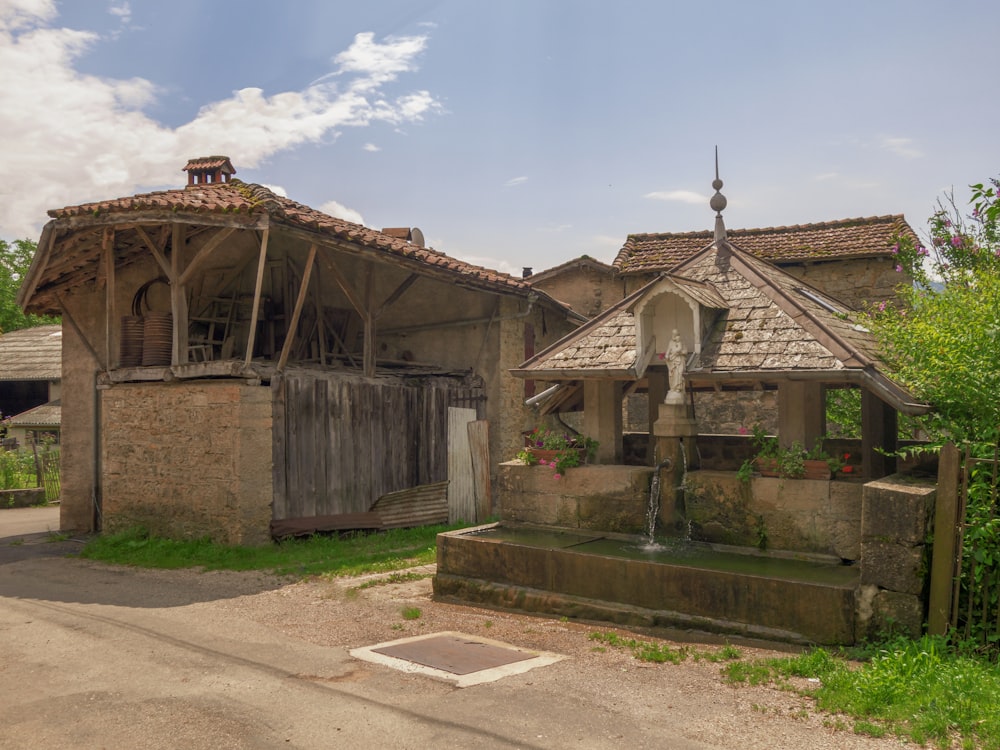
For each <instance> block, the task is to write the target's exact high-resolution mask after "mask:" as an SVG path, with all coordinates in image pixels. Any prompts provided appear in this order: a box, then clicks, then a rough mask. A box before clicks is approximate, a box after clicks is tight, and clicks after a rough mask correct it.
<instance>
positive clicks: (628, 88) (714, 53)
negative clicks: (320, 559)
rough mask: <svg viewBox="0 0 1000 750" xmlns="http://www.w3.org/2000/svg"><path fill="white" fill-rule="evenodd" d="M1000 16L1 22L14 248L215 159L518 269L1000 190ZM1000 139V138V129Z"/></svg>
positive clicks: (442, 2)
mask: <svg viewBox="0 0 1000 750" xmlns="http://www.w3.org/2000/svg"><path fill="white" fill-rule="evenodd" d="M998 34H1000V3H997V2H995V1H994V2H987V1H985V0H977V1H975V2H973V1H971V0H949V2H947V3H946V2H944V0H938V1H937V2H930V1H928V0H898V1H897V0H837V1H836V2H834V1H833V0H827V1H825V2H821V1H819V0H815V1H808V0H787V1H780V0H773V1H772V0H758V1H757V2H746V0H715V2H711V3H706V2H698V1H696V0H687V1H686V2H678V1H673V0H607V1H604V0H602V1H600V2H599V1H597V0H367V2H358V1H357V0H350V2H347V1H345V0H171V1H170V2H163V0H72V1H69V0H67V1H66V2H56V1H55V0H0V239H5V240H13V239H19V238H22V237H27V238H30V239H36V240H37V238H38V235H39V233H40V231H41V227H42V225H43V224H44V222H45V221H46V220H47V215H46V211H47V210H48V209H52V208H59V207H63V206H67V205H75V204H79V203H85V202H88V201H93V200H101V199H110V198H116V197H122V196H127V195H132V194H134V193H138V192H149V191H153V190H162V189H169V188H178V187H182V186H183V184H184V182H185V175H184V174H183V173H182V172H181V169H182V167H183V166H184V164H185V163H186V162H187V160H188V159H189V158H192V157H198V156H208V155H214V154H224V155H227V156H229V157H230V158H231V159H232V162H233V164H234V166H235V168H236V170H237V175H236V176H237V177H238V178H239V179H242V180H244V181H247V182H256V183H260V184H264V185H267V186H269V187H271V188H272V189H274V190H276V191H278V192H280V193H282V194H285V195H287V196H288V197H290V198H292V199H294V200H296V201H298V202H300V203H304V204H306V205H308V206H311V207H313V208H316V209H319V210H322V211H326V212H327V213H330V214H333V215H336V216H340V217H342V218H345V219H348V220H350V221H355V222H358V223H362V224H365V225H366V226H369V227H373V228H376V229H380V228H383V227H401V226H411V227H419V228H420V229H421V231H422V232H423V234H424V236H425V237H426V239H427V243H428V244H429V245H431V246H433V247H434V248H436V249H438V250H440V251H442V252H444V253H447V254H448V255H451V256H453V257H456V258H460V259H462V260H465V261H468V262H471V263H476V264H478V265H484V266H487V267H489V268H494V269H497V270H502V271H506V272H508V273H513V274H515V275H520V273H521V272H522V268H524V267H532V268H534V270H535V271H536V272H537V271H540V270H544V269H546V268H550V267H553V266H556V265H559V264H560V263H564V262H566V261H568V260H571V259H573V258H576V257H579V256H581V255H585V254H586V255H589V256H590V257H593V258H596V259H598V260H601V261H603V262H605V263H611V262H612V261H613V260H614V257H615V255H616V254H617V252H618V250H619V249H620V248H621V246H622V245H623V243H624V242H625V239H626V237H627V235H628V234H630V233H641V232H686V231H699V230H709V229H711V228H712V226H713V224H714V219H713V216H714V214H713V212H712V211H711V209H710V208H709V206H708V201H709V198H710V197H711V195H712V192H713V191H712V188H711V182H712V180H713V179H714V177H715V161H714V160H715V149H716V147H717V148H718V154H719V172H720V177H721V178H722V180H723V181H724V183H725V185H724V187H723V189H722V192H723V193H724V194H725V196H726V197H727V199H728V207H727V208H726V210H725V212H724V217H725V221H726V225H727V226H728V227H730V228H749V227H767V226H786V225H792V224H803V223H812V222H822V221H831V220H836V219H844V218H852V217H859V216H880V215H885V214H900V213H902V214H904V215H905V216H906V218H907V220H908V221H909V223H910V225H911V226H912V227H913V228H914V229H916V230H917V231H918V232H922V231H923V230H924V228H925V227H926V221H927V218H928V217H929V216H930V215H931V213H932V212H933V210H934V208H935V204H936V202H937V201H938V200H939V199H940V198H942V196H944V195H946V194H947V193H948V192H949V191H951V190H953V191H954V195H955V198H956V200H957V201H958V202H959V203H960V204H964V203H965V201H966V200H967V197H968V189H967V186H968V185H969V184H972V183H976V182H983V181H985V180H987V179H988V178H990V177H994V176H997V175H998V174H1000V139H998V138H997V137H996V135H995V131H994V130H993V128H995V127H997V123H998V122H1000V91H998V85H997V83H996V81H997V78H998V77H997V74H996V65H997V60H998V58H997V55H996V51H995V50H996V47H995V42H996V38H997V36H998ZM991 133H992V135H991Z"/></svg>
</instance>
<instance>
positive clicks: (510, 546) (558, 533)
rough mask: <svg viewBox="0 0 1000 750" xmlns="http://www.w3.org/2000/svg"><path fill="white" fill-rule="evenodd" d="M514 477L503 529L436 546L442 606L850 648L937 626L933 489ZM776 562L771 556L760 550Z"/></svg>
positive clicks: (511, 470) (646, 470)
mask: <svg viewBox="0 0 1000 750" xmlns="http://www.w3.org/2000/svg"><path fill="white" fill-rule="evenodd" d="M653 472H654V470H653V469H652V468H651V467H636V466H610V465H607V466H584V467H579V468H576V469H572V470H570V471H569V472H567V474H566V476H565V477H563V478H561V479H555V478H553V477H552V473H551V470H550V469H547V468H546V467H538V466H534V467H531V466H524V465H522V464H520V463H518V462H511V463H508V464H503V465H502V466H501V473H500V478H499V481H498V485H499V486H498V493H497V494H498V500H499V503H500V518H501V520H500V522H499V523H496V524H491V525H488V526H480V527H477V528H474V529H465V530H461V531H454V532H449V533H446V534H442V535H440V536H439V537H438V541H437V564H438V567H437V575H436V576H435V579H434V591H435V594H436V595H437V596H439V597H442V598H454V599H459V600H463V601H469V602H475V603H478V604H486V605H491V606H498V607H502V608H511V609H518V610H523V611H529V612H544V613H546V614H551V615H555V616H567V617H574V618H581V619H587V620H603V621H609V622H614V623H617V624H622V625H629V626H647V627H674V628H677V627H680V628H691V629H697V630H705V631H713V632H720V633H728V634H734V635H742V636H752V637H762V638H770V639H777V640H783V641H789V642H797V643H820V644H831V645H837V644H840V645H849V644H852V643H855V642H856V641H858V640H860V639H862V638H864V637H866V636H867V635H869V634H874V633H875V632H878V631H879V630H884V629H885V628H886V627H888V626H889V625H893V624H894V626H895V627H903V628H904V629H906V630H908V631H909V632H911V633H919V631H920V627H921V625H922V623H923V621H924V611H925V601H924V588H925V586H924V571H925V570H926V569H927V566H926V560H925V554H926V551H925V548H924V541H925V539H926V537H927V531H928V528H927V524H928V518H929V513H930V510H931V508H932V505H933V498H934V485H933V484H932V483H929V482H926V481H925V482H918V481H914V480H911V479H909V478H907V477H902V476H898V475H897V476H892V477H886V478H884V479H881V480H878V481H873V482H868V483H864V482H862V481H857V480H854V481H844V480H831V481H825V480H792V479H770V478H755V479H753V480H752V481H751V482H750V483H749V484H744V483H743V482H740V480H739V479H738V478H737V476H736V474H735V472H724V471H697V472H690V473H688V474H687V476H686V477H684V479H683V490H681V489H679V488H678V485H679V484H680V482H679V481H678V477H673V476H668V475H669V474H670V472H664V478H665V481H663V482H662V483H661V487H662V490H661V492H660V497H659V499H660V508H659V512H658V513H657V514H656V517H657V526H658V528H660V529H663V530H664V531H665V534H657V535H656V537H655V539H653V543H652V544H651V543H650V538H649V536H648V531H647V528H648V527H647V513H648V510H649V507H650V504H649V500H650V497H649V495H650V493H649V490H650V485H651V480H652V476H653ZM761 547H763V548H764V549H761Z"/></svg>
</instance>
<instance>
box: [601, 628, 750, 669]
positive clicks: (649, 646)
mask: <svg viewBox="0 0 1000 750" xmlns="http://www.w3.org/2000/svg"><path fill="white" fill-rule="evenodd" d="M588 637H589V638H590V640H592V641H598V642H599V643H604V644H606V645H608V646H612V647H614V648H619V649H628V650H629V651H631V652H632V656H634V657H635V658H636V659H638V660H639V661H648V662H652V663H654V664H664V663H670V664H680V663H681V662H683V661H686V660H687V659H693V660H694V661H702V660H705V661H711V662H722V661H728V660H730V659H739V658H740V657H741V655H742V653H741V652H740V650H739V649H738V648H736V647H735V646H732V645H729V644H726V645H725V646H723V647H722V648H719V649H708V650H702V649H695V648H688V647H687V646H680V647H678V648H674V647H673V646H669V645H667V644H666V643H661V642H657V641H640V640H637V639H635V638H622V637H621V636H619V635H618V634H616V633H600V632H594V633H591V634H590V635H589V636H588ZM593 650H594V651H596V652H603V651H604V650H605V649H604V648H601V647H595V648H594V649H593Z"/></svg>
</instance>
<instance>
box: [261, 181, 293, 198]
mask: <svg viewBox="0 0 1000 750" xmlns="http://www.w3.org/2000/svg"><path fill="white" fill-rule="evenodd" d="M261 185H262V186H263V187H266V188H267V189H268V190H270V191H271V192H272V193H274V194H275V195H280V196H281V197H282V198H287V197H288V191H287V190H285V188H283V187H282V186H281V185H271V184H269V183H267V182H262V183H261Z"/></svg>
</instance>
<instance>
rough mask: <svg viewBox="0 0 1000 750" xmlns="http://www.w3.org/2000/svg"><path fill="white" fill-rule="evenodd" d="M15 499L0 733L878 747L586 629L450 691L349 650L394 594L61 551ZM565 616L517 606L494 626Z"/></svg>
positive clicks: (3, 546) (171, 744)
mask: <svg viewBox="0 0 1000 750" xmlns="http://www.w3.org/2000/svg"><path fill="white" fill-rule="evenodd" d="M11 512H12V511H0V707H2V708H0V748H18V749H19V750H20V749H22V748H140V747H141V748H148V749H150V750H154V749H156V748H164V749H166V748H171V749H172V748H180V747H183V748H193V749H198V748H212V749H213V750H221V749H224V748H277V747H282V748H334V747H344V748H352V750H363V749H364V748H422V749H426V748H435V750H441V749H443V748H569V747H572V748H581V749H584V750H590V749H602V750H603V749H604V748H608V749H610V748H614V749H615V750H618V749H619V748H629V749H630V750H640V749H642V748H677V749H678V750H707V749H709V748H715V749H719V748H730V747H735V746H739V747H740V748H741V750H752V749H753V748H772V747H785V748H798V747H807V746H808V747H810V748H855V747H858V748H876V747H879V748H881V747H888V746H889V745H881V744H877V743H878V741H874V740H866V739H864V738H858V737H856V736H854V735H852V734H850V733H849V732H837V733H833V732H832V731H831V730H827V729H824V728H823V727H822V724H821V723H820V722H821V719H819V718H816V719H814V720H810V721H811V724H810V723H809V722H807V721H805V720H803V719H802V718H801V716H800V717H798V718H792V717H791V709H787V708H773V709H764V708H757V707H756V706H758V702H759V703H760V704H763V703H764V701H765V700H769V699H770V698H767V696H765V698H761V697H756V696H755V695H752V694H744V693H743V692H742V691H741V692H740V693H739V694H737V692H736V691H733V690H732V689H731V688H727V687H725V686H721V685H720V684H719V680H718V668H717V667H712V666H708V665H692V666H690V667H685V668H681V667H674V668H671V667H665V668H664V667H662V665H661V666H652V665H644V664H641V663H638V662H635V660H633V659H631V657H630V656H628V655H627V654H621V655H618V654H612V653H609V654H603V653H601V654H598V653H594V650H593V648H592V647H591V646H590V645H589V644H587V643H586V640H587V639H586V635H585V633H584V634H582V635H580V636H579V637H577V638H576V640H577V641H578V642H582V643H583V645H579V646H577V651H576V652H575V653H574V655H573V657H572V658H568V659H566V660H563V661H560V662H558V663H556V664H552V665H549V666H545V667H540V668H538V669H535V670H533V671H529V672H526V673H524V674H519V675H513V676H509V677H504V678H503V679H500V680H497V681H496V682H491V683H486V684H481V685H475V686H472V687H466V688H457V687H455V686H454V685H453V684H451V683H449V682H445V681H441V680H436V679H431V678H428V677H426V676H422V675H417V674H408V673H405V672H400V671H396V670H393V669H389V668H387V667H385V666H382V665H378V664H370V663H368V662H364V661H359V660H357V659H354V658H352V657H351V656H350V654H349V653H348V651H349V648H348V644H346V643H342V642H343V641H347V640H351V639H354V640H355V641H357V640H358V639H359V638H361V637H364V636H358V635H357V633H360V632H365V633H366V632H367V631H363V630H358V628H360V627H361V626H363V625H364V626H368V625H372V624H375V625H378V624H379V623H378V622H374V621H375V620H385V619H389V618H391V617H393V615H394V614H395V616H396V617H397V618H398V612H399V609H398V602H395V603H393V605H392V606H390V607H388V608H387V607H385V606H383V607H382V608H381V609H377V608H376V607H377V606H380V603H379V602H378V601H377V600H376V599H372V600H371V601H370V602H365V601H361V602H360V603H359V602H358V600H357V598H350V597H348V598H340V599H333V598H331V597H329V596H327V595H326V594H324V593H323V591H324V589H323V588H322V587H320V586H314V585H312V584H299V585H296V586H289V585H287V584H285V583H283V582H281V581H279V580H277V579H274V578H271V577H267V576H262V575H257V574H233V573H194V572H190V571H181V572H177V571H145V570H130V569H122V568H116V567H111V566H103V565H98V564H95V563H91V562H89V561H86V560H82V559H78V558H74V557H69V556H67V555H70V554H72V553H73V552H74V550H78V549H79V544H78V543H74V542H70V541H58V542H52V541H50V536H49V534H48V533H47V531H48V529H47V528H46V524H48V523H49V522H50V519H51V514H50V516H49V517H48V518H46V517H39V518H36V519H35V523H36V526H35V527H31V526H28V527H23V526H17V524H20V522H21V520H22V519H18V518H17V517H16V516H12V515H8V514H10V513H11ZM25 515H27V514H25ZM15 521H16V523H15ZM15 526H17V528H18V530H17V531H16V532H14V533H12V529H13V528H15ZM32 529H34V530H32ZM22 540H23V541H22ZM426 584H427V582H426V581H423V582H421V583H419V584H415V585H424V586H426ZM423 606H424V607H425V612H426V614H425V621H426V625H427V627H431V628H434V629H435V631H436V630H438V629H444V630H447V629H458V628H448V627H439V626H443V625H451V624H452V621H451V620H447V621H445V620H434V619H433V618H434V617H439V616H447V617H456V618H457V617H466V619H465V620H464V621H463V622H461V626H462V627H465V628H471V627H474V625H473V624H471V623H474V622H478V623H480V627H489V626H490V625H491V624H493V621H495V624H496V627H494V628H493V630H492V631H491V632H490V635H491V637H493V635H494V633H496V631H498V630H502V629H503V628H504V627H508V626H510V623H508V622H507V621H506V620H505V619H504V618H505V617H506V616H504V615H499V614H490V613H486V617H487V618H489V619H488V620H487V619H483V615H482V614H481V613H478V614H477V613H476V612H473V610H471V609H470V608H466V609H465V610H463V609H462V608H454V607H453V608H452V609H451V610H449V609H448V608H447V607H446V606H444V605H442V606H441V607H440V608H439V609H440V610H441V611H444V612H446V615H440V613H437V614H436V613H435V612H432V610H434V609H435V607H436V605H435V604H434V603H433V602H431V601H430V600H429V599H428V600H427V602H426V603H425V604H424V605H423ZM365 607H371V608H372V609H371V610H370V611H369V610H367V609H365ZM460 610H461V611H463V612H465V614H464V615H463V614H460V613H459V612H460ZM468 612H473V614H471V615H470V614H468ZM338 617H339V618H341V619H339V620H338V619H337V618H338ZM365 618H371V619H372V622H364V620H365ZM477 618H478V619H477ZM382 625H383V629H384V631H385V632H386V633H392V632H393V629H395V628H397V627H409V625H410V624H403V625H396V624H393V625H391V626H390V625H389V624H388V623H383V624H382ZM419 625H421V626H422V625H423V623H420V624H419ZM564 627H568V626H564V625H563V624H562V623H559V622H558V621H554V620H553V621H550V622H547V621H542V620H539V619H538V618H534V619H533V618H521V619H519V620H517V622H516V628H515V629H509V630H505V631H503V632H504V633H505V635H504V637H506V638H513V637H515V635H516V634H517V633H520V634H521V635H522V637H524V638H534V637H538V636H537V633H538V631H539V629H545V628H551V629H553V630H555V629H562V628H564ZM351 628H355V629H356V630H355V631H352V634H351V635H347V636H344V635H343V633H344V632H345V631H347V630H350V629H351ZM464 632H469V630H465V631H464ZM532 633H534V634H535V635H531V634H532ZM303 634H305V635H303ZM385 639H386V640H387V639H388V638H385ZM377 642H379V641H370V642H368V643H364V644H359V643H357V642H355V643H354V644H353V645H354V646H357V645H373V644H374V643H377ZM771 694H773V699H774V700H775V701H778V702H784V704H783V705H785V704H787V703H788V701H790V700H792V699H791V698H789V697H788V696H787V695H784V694H780V693H777V692H775V691H771ZM775 705H777V704H775ZM752 707H753V708H752ZM769 711H770V713H769ZM782 712H787V713H788V714H789V715H788V716H785V715H784V714H783V713H782ZM800 713H801V711H800Z"/></svg>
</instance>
